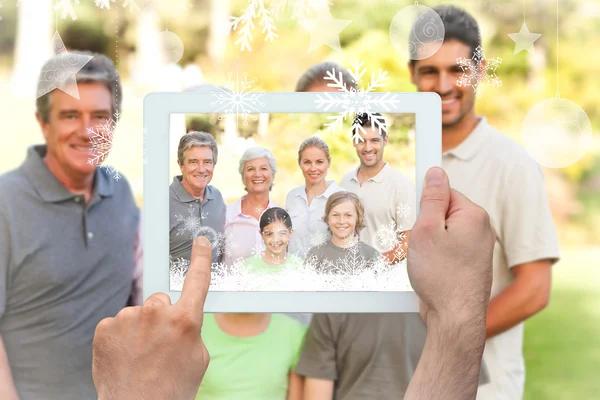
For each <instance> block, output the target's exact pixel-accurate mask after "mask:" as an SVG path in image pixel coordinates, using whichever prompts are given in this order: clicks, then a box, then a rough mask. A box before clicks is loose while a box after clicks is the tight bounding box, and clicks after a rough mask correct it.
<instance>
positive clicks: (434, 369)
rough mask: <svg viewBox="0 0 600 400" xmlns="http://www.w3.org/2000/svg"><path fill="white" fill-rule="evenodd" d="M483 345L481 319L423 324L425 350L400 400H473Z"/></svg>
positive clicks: (482, 319)
mask: <svg viewBox="0 0 600 400" xmlns="http://www.w3.org/2000/svg"><path fill="white" fill-rule="evenodd" d="M484 346H485V317H481V318H479V319H478V320H477V319H470V320H468V321H466V322H464V323H458V322H455V321H449V322H446V323H442V322H431V321H428V324H427V338H426V340H425V348H424V350H423V353H422V355H421V359H420V360H419V364H418V365H417V369H416V371H415V373H414V375H413V378H412V379H411V381H410V383H409V385H408V389H407V391H406V394H405V396H404V400H430V399H444V400H468V399H475V397H476V395H477V386H478V381H479V373H480V369H481V358H482V355H483V349H484Z"/></svg>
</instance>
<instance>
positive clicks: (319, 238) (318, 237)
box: [308, 230, 329, 247]
mask: <svg viewBox="0 0 600 400" xmlns="http://www.w3.org/2000/svg"><path fill="white" fill-rule="evenodd" d="M328 240H329V235H328V234H327V232H326V231H322V230H317V231H314V232H311V234H310V235H309V236H308V244H309V246H310V247H317V246H322V245H324V244H325V243H327V241H328Z"/></svg>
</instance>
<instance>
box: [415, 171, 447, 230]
mask: <svg viewBox="0 0 600 400" xmlns="http://www.w3.org/2000/svg"><path fill="white" fill-rule="evenodd" d="M420 204H421V210H420V213H419V218H417V222H416V224H420V225H423V226H430V227H434V228H441V229H443V228H444V227H445V225H446V215H447V212H448V207H449V204H450V183H449V182H448V175H446V172H445V171H444V170H443V169H442V168H439V167H432V168H430V169H429V171H427V175H425V185H424V186H423V192H422V194H421V203H420Z"/></svg>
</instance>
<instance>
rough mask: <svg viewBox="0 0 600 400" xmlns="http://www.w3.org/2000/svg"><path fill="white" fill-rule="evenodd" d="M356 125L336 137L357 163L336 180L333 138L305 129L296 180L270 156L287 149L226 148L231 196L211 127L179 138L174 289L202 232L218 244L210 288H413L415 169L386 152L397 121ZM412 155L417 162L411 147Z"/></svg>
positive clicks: (366, 117)
mask: <svg viewBox="0 0 600 400" xmlns="http://www.w3.org/2000/svg"><path fill="white" fill-rule="evenodd" d="M387 118H388V119H390V120H391V117H387ZM288 119H290V120H292V119H291V118H288ZM409 120H413V121H414V118H409ZM382 122H383V123H382ZM291 123H293V122H291ZM352 125H353V126H354V127H355V128H356V131H357V132H356V134H355V135H348V136H347V137H344V138H343V139H342V141H340V140H339V139H338V140H337V141H336V146H337V144H338V142H340V143H342V145H343V146H345V147H347V149H346V152H347V151H348V150H350V151H351V149H353V150H354V160H352V161H353V162H352V166H350V167H349V168H346V170H345V171H340V173H339V174H337V175H339V176H340V178H339V179H332V176H331V175H332V174H328V173H329V171H330V168H331V167H332V165H333V164H334V163H335V162H336V160H335V159H334V157H335V155H333V154H332V151H331V150H330V146H329V145H328V143H327V141H326V139H327V135H322V134H316V135H312V136H310V135H306V136H307V137H306V138H302V140H301V141H300V143H299V145H296V146H297V147H296V149H297V150H295V152H294V153H295V154H294V156H295V157H294V158H295V164H296V165H295V168H294V169H295V170H294V171H292V174H293V175H294V176H295V177H296V178H295V179H293V178H289V179H288V177H287V176H283V177H280V176H281V175H282V174H283V173H282V172H281V171H279V170H278V159H276V157H275V156H274V153H276V152H277V148H278V147H281V146H277V145H275V146H274V147H273V148H272V149H269V148H267V147H261V146H252V145H250V146H249V147H247V148H246V149H244V150H243V152H242V154H241V155H240V156H239V157H238V159H237V160H235V159H233V156H232V155H230V158H231V159H232V162H227V163H226V165H225V168H227V169H228V170H229V171H230V172H231V171H232V170H233V169H237V173H238V174H239V177H238V178H237V179H240V181H241V182H240V184H241V186H242V187H243V194H242V195H241V196H239V197H238V198H237V199H236V198H235V197H233V198H232V199H231V201H226V200H225V199H224V198H226V197H229V196H225V195H224V194H223V187H224V186H228V185H229V184H230V183H231V182H229V180H230V179H227V180H221V179H223V178H222V177H220V176H219V175H218V174H215V176H214V177H213V174H214V173H215V167H216V165H218V163H219V161H220V160H219V154H220V151H221V152H222V153H223V152H227V151H228V149H227V148H224V149H223V148H222V149H219V146H218V145H217V142H216V139H215V137H214V136H213V135H212V134H210V133H207V132H203V131H196V130H191V131H189V132H187V133H186V134H184V135H182V136H181V138H180V140H179V143H178V147H177V167H178V169H179V171H180V173H179V174H177V175H175V176H174V177H173V180H172V182H171V184H170V187H169V204H170V205H169V216H170V225H169V238H170V239H169V243H170V245H169V248H170V251H169V256H170V277H171V279H170V282H171V290H181V283H182V282H183V278H184V277H185V272H186V269H187V265H188V264H189V257H190V253H191V248H192V242H193V239H194V238H195V237H197V236H206V237H207V238H208V239H209V240H210V242H211V244H212V246H213V259H212V262H213V264H212V280H211V289H212V290H225V291H264V290H268V291H321V290H323V291H327V290H332V291H348V290H393V291H404V290H411V287H410V284H409V282H408V277H407V275H406V273H400V271H402V270H405V269H406V263H405V259H406V255H407V245H408V236H409V234H410V229H411V227H412V225H413V224H414V221H415V218H416V192H415V185H414V174H413V177H409V176H407V175H408V174H407V173H406V172H405V173H403V172H400V171H399V170H397V169H395V168H394V167H393V166H392V165H390V163H389V162H387V161H386V160H387V158H386V157H385V156H384V152H385V149H386V147H389V146H388V145H389V143H390V136H391V135H393V134H394V133H395V132H396V133H398V132H400V128H396V127H395V126H394V124H389V123H388V122H387V119H386V117H384V116H383V115H381V114H378V113H374V114H373V113H360V114H356V115H355V116H354V119H353V121H352ZM411 125H414V123H413V124H411ZM413 128H414V127H413ZM267 135H271V133H267ZM273 135H276V134H273ZM323 137H325V139H324V138H323ZM295 138H296V137H295ZM298 141H299V140H297V138H296V142H298ZM271 143H276V141H272V142H271ZM413 146H414V144H413ZM221 147H224V146H221ZM291 154H292V153H291V152H290V156H289V157H286V158H291V156H292V155H291ZM357 161H358V166H356V164H357ZM408 162H411V163H412V164H413V168H414V152H413V153H412V154H411V156H410V157H409V160H408ZM234 163H237V165H235V164H234ZM286 165H289V162H288V161H287V160H286ZM236 167H237V168H236ZM338 169H339V168H338ZM409 170H410V169H409ZM299 176H301V179H300V180H299V179H298V177H299ZM232 178H233V177H232ZM278 178H279V179H278ZM233 179H236V178H233ZM282 179H283V180H284V182H281V180H282ZM292 182H294V183H296V182H297V183H300V185H298V186H295V185H293V184H292ZM276 183H277V186H281V187H282V188H283V191H282V190H279V192H278V195H279V196H277V195H275V196H274V195H273V188H274V186H275V184H276ZM219 188H221V190H220V189H219ZM275 197H279V199H276V198H275Z"/></svg>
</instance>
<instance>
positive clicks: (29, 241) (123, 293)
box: [0, 53, 141, 400]
mask: <svg viewBox="0 0 600 400" xmlns="http://www.w3.org/2000/svg"><path fill="white" fill-rule="evenodd" d="M90 55H91V56H93V57H91V60H89V61H88V62H87V63H86V64H85V65H84V66H83V67H82V68H81V69H80V70H79V71H78V72H77V73H76V74H75V75H74V76H75V79H74V80H73V83H72V84H71V83H69V82H67V81H56V82H50V84H51V85H49V82H48V81H47V79H48V76H50V77H56V79H59V78H61V75H60V74H48V73H47V72H48V71H49V70H52V69H53V68H55V67H56V66H62V65H65V63H67V62H72V61H73V60H74V58H73V57H75V59H77V58H79V57H81V59H83V60H87V59H88V58H90V57H89V56H90ZM67 58H68V60H67ZM42 71H43V73H42V74H40V78H39V81H38V93H39V92H40V90H42V91H43V90H44V88H46V87H51V88H52V90H50V91H49V92H47V93H46V94H43V95H42V96H40V97H39V98H38V99H37V102H36V108H37V111H36V118H37V120H38V122H39V125H40V128H41V131H42V134H43V136H44V139H45V144H44V145H36V146H32V147H30V148H29V149H28V150H27V157H26V159H25V161H24V162H23V163H22V164H21V166H19V167H18V168H16V169H14V170H12V171H10V172H8V173H6V174H4V175H2V176H0V399H2V400H14V399H20V400H29V399H31V400H39V399H61V400H81V399H93V398H96V397H97V393H96V390H95V388H94V383H93V381H92V339H93V337H94V330H95V329H96V325H97V324H98V322H99V321H101V320H102V319H104V318H107V317H114V316H115V315H116V314H117V313H118V312H119V311H120V310H121V309H122V308H123V307H125V306H126V305H127V304H128V303H131V299H132V298H133V297H135V298H136V301H135V302H134V303H137V304H140V303H141V298H140V295H141V293H139V291H138V292H135V290H134V289H138V290H139V288H140V287H139V283H140V282H139V279H138V280H136V278H135V277H134V276H135V274H136V269H135V266H136V265H137V266H138V267H140V266H141V264H140V263H139V261H140V259H139V256H140V251H141V248H140V246H139V222H140V213H139V209H138V207H137V206H136V204H135V201H134V197H133V194H132V191H131V188H130V186H129V184H128V182H127V180H126V179H125V178H124V177H123V176H121V179H119V180H115V179H113V178H112V176H111V174H110V173H109V172H108V171H107V170H106V169H103V168H100V167H99V166H97V165H95V163H90V162H89V160H90V151H91V150H93V147H92V144H91V141H90V136H89V135H90V133H89V129H91V130H95V129H98V131H100V130H101V129H102V128H100V126H104V127H110V126H113V127H114V120H113V119H112V116H113V115H114V114H115V113H117V112H120V110H121V98H122V96H120V93H121V85H120V83H119V77H118V75H117V71H116V70H115V67H114V65H113V63H112V62H111V61H110V60H109V59H108V58H107V57H105V56H103V55H100V54H89V55H85V56H84V55H83V54H82V53H80V54H76V53H67V54H61V55H56V56H54V57H52V58H51V59H49V60H48V61H47V62H46V64H45V65H44V66H43V67H42ZM62 79H64V77H62ZM56 88H59V89H56ZM75 90H78V92H79V99H77V98H75V97H73V96H71V95H70V94H69V93H73V91H75ZM136 262H137V264H136ZM137 274H138V278H139V277H140V276H141V271H140V270H139V269H138V270H137Z"/></svg>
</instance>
